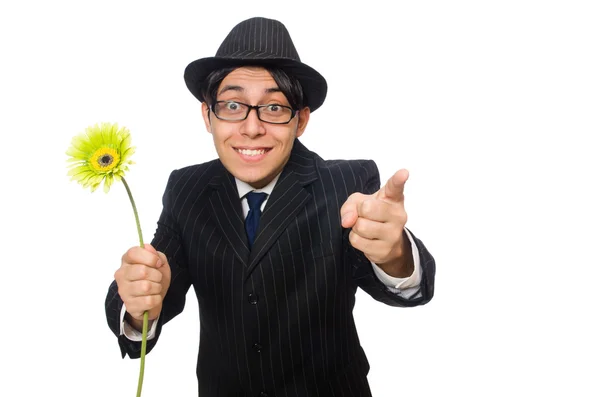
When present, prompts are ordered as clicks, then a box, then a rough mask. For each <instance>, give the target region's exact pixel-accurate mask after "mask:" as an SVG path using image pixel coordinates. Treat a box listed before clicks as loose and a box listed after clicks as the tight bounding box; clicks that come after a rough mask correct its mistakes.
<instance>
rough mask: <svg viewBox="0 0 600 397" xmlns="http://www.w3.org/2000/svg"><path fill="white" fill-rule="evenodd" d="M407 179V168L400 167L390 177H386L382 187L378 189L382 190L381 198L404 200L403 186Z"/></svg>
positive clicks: (396, 200)
mask: <svg viewBox="0 0 600 397" xmlns="http://www.w3.org/2000/svg"><path fill="white" fill-rule="evenodd" d="M407 180H408V170H406V169H401V170H399V171H397V172H396V173H395V174H394V175H392V177H391V178H390V179H388V181H387V183H386V184H385V186H384V188H383V189H381V190H380V192H383V197H379V198H382V199H388V200H391V201H395V202H401V201H404V186H405V185H406V181H407Z"/></svg>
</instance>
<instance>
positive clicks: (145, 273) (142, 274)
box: [138, 266, 149, 280]
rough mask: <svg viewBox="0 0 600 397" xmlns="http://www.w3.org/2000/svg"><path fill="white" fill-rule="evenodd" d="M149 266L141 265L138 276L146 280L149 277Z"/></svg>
mask: <svg viewBox="0 0 600 397" xmlns="http://www.w3.org/2000/svg"><path fill="white" fill-rule="evenodd" d="M148 273H149V271H148V268H147V267H146V266H140V268H139V270H138V277H139V278H140V280H146V279H147V278H148Z"/></svg>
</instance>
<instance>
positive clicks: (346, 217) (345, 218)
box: [342, 212, 350, 223]
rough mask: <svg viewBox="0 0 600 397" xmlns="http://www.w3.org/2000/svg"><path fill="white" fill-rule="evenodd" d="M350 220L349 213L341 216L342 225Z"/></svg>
mask: <svg viewBox="0 0 600 397" xmlns="http://www.w3.org/2000/svg"><path fill="white" fill-rule="evenodd" d="M348 219H350V213H348V212H347V213H345V214H344V215H342V223H344V221H346V220H348Z"/></svg>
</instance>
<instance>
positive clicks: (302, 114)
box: [296, 106, 310, 138]
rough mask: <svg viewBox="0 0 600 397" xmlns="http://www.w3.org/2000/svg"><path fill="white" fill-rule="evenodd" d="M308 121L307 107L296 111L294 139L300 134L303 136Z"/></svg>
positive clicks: (308, 110)
mask: <svg viewBox="0 0 600 397" xmlns="http://www.w3.org/2000/svg"><path fill="white" fill-rule="evenodd" d="M309 119H310V109H309V108H308V106H307V107H305V108H304V109H301V110H299V111H298V128H297V129H296V138H299V137H300V136H301V135H302V134H304V130H305V129H306V126H307V125H308V120H309Z"/></svg>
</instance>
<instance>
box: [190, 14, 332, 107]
mask: <svg viewBox="0 0 600 397" xmlns="http://www.w3.org/2000/svg"><path fill="white" fill-rule="evenodd" d="M249 65H255V66H272V67H278V68H280V69H282V70H284V71H285V72H286V73H288V74H290V75H292V76H295V77H296V78H297V79H298V80H299V81H300V84H301V85H302V89H303V91H304V96H305V98H306V104H307V106H308V107H309V108H310V110H311V111H312V112H314V111H315V110H317V108H319V107H320V106H321V105H322V104H323V102H324V101H325V97H326V95H327V82H326V81H325V78H324V77H323V76H321V74H320V73H319V72H317V71H316V70H314V69H313V68H311V67H310V66H308V65H306V64H304V63H302V62H301V61H300V56H299V55H298V52H297V51H296V47H295V46H294V43H293V42H292V38H291V37H290V34H289V32H288V31H287V29H286V27H285V26H284V25H283V24H282V23H281V22H279V21H276V20H273V19H267V18H259V17H257V18H250V19H247V20H245V21H242V22H240V23H239V24H237V25H236V26H235V27H234V28H233V29H232V30H231V32H229V34H228V35H227V37H226V38H225V40H224V41H223V43H222V44H221V46H220V47H219V49H218V50H217V53H216V55H215V56H214V57H208V58H202V59H198V60H196V61H193V62H192V63H190V64H189V65H188V66H187V67H186V68H185V72H184V80H185V83H186V85H187V87H188V89H189V90H190V92H191V93H192V94H193V95H194V96H195V97H196V98H197V99H198V100H199V101H200V102H204V98H203V96H202V91H203V88H204V85H205V83H206V78H207V77H208V75H209V74H210V73H211V72H212V71H213V70H216V69H220V68H224V67H230V66H249Z"/></svg>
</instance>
